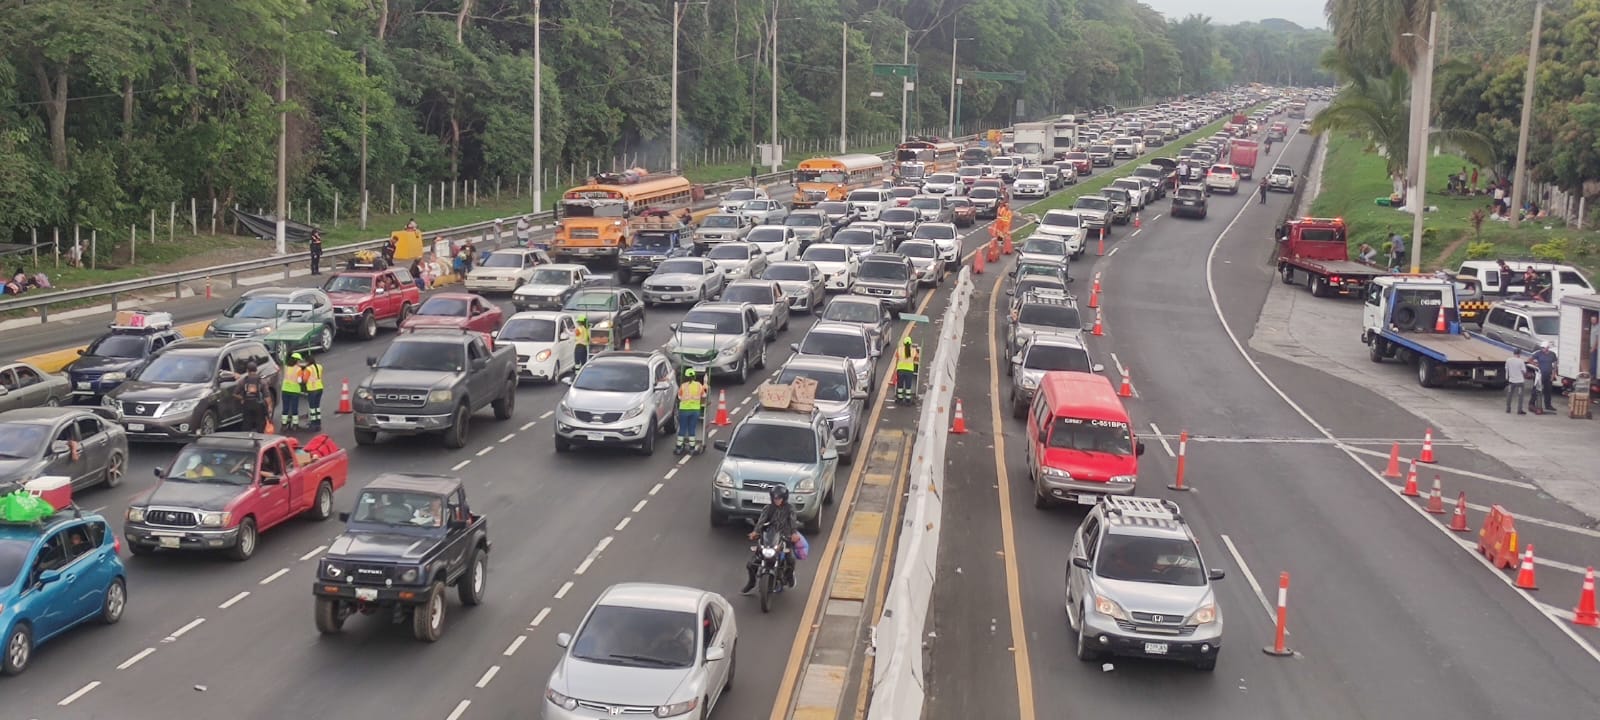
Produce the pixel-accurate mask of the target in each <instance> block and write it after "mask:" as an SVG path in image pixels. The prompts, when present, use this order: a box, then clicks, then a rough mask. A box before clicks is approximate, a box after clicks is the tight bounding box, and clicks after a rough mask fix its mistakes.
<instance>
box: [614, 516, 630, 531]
mask: <svg viewBox="0 0 1600 720" xmlns="http://www.w3.org/2000/svg"><path fill="white" fill-rule="evenodd" d="M630 522H633V516H632V515H629V516H627V517H625V518H623V519H622V522H619V523H617V526H616V527H614V528H611V532H622V529H623V528H625V527H627V526H628V523H630Z"/></svg>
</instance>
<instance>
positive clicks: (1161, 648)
mask: <svg viewBox="0 0 1600 720" xmlns="http://www.w3.org/2000/svg"><path fill="white" fill-rule="evenodd" d="M1144 654H1146V655H1165V654H1167V644H1166V643H1145V644H1144Z"/></svg>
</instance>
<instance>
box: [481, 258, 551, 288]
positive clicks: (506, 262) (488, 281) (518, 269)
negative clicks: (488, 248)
mask: <svg viewBox="0 0 1600 720" xmlns="http://www.w3.org/2000/svg"><path fill="white" fill-rule="evenodd" d="M549 264H550V258H549V256H547V255H545V253H544V251H543V250H531V249H526V248H511V249H508V250H496V251H494V252H492V253H489V258H488V259H487V260H484V261H483V262H482V263H479V264H478V266H477V267H475V268H473V269H472V272H470V273H467V278H466V286H467V292H478V293H481V292H512V291H513V290H516V289H517V288H519V287H522V284H523V283H526V282H528V280H529V279H530V278H532V277H533V271H534V269H535V268H537V267H539V266H541V265H549Z"/></svg>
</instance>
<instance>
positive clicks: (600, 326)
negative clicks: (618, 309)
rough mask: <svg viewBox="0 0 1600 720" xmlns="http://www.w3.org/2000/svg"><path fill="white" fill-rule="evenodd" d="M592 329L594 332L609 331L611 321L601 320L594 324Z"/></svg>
mask: <svg viewBox="0 0 1600 720" xmlns="http://www.w3.org/2000/svg"><path fill="white" fill-rule="evenodd" d="M594 329H596V330H610V329H611V321H610V320H601V321H600V322H597V323H595V325H594Z"/></svg>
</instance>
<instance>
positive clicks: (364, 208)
mask: <svg viewBox="0 0 1600 720" xmlns="http://www.w3.org/2000/svg"><path fill="white" fill-rule="evenodd" d="M366 80H367V40H366V38H362V39H361V229H362V230H365V229H367V84H366Z"/></svg>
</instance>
